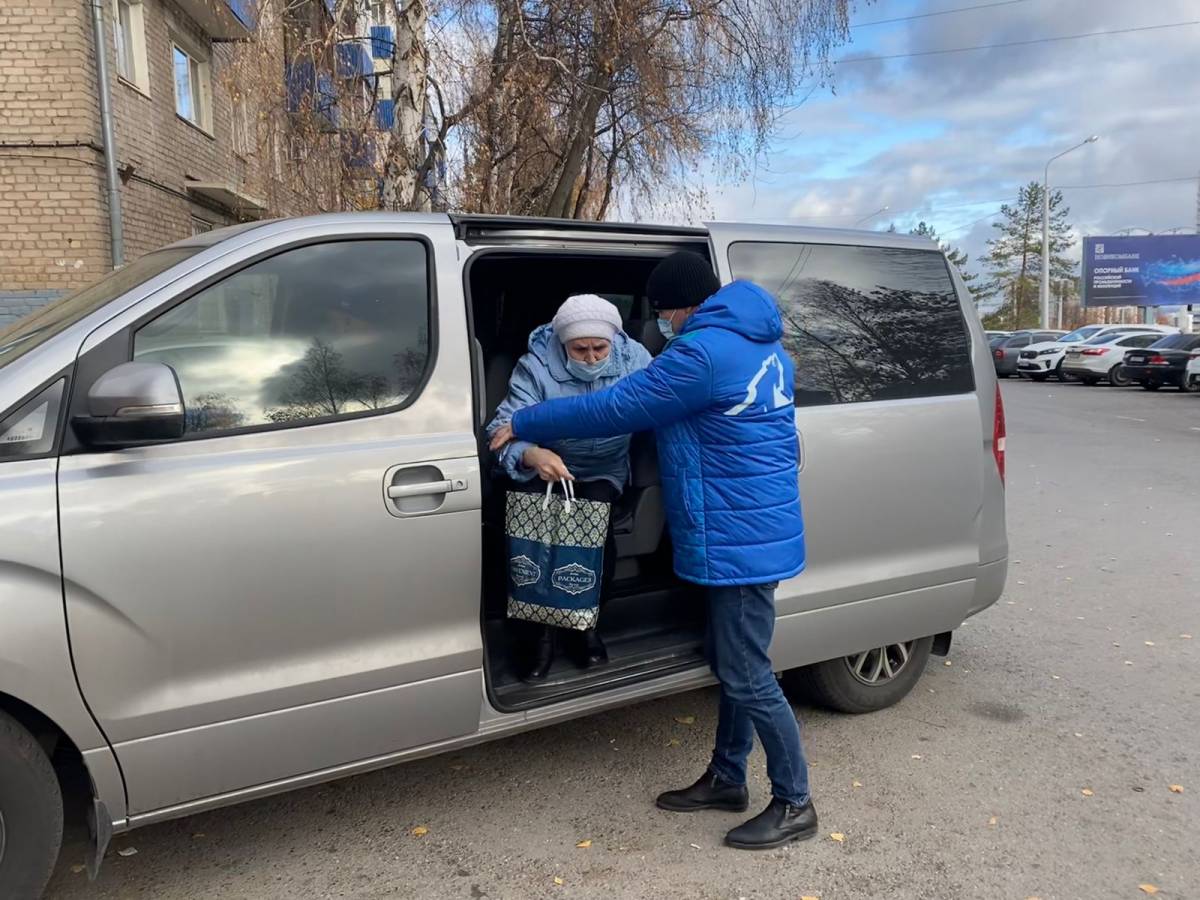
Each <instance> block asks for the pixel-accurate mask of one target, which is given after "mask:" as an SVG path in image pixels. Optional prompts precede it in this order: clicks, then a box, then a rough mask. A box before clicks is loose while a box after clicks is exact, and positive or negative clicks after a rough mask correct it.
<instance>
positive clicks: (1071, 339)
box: [1058, 325, 1104, 344]
mask: <svg viewBox="0 0 1200 900" xmlns="http://www.w3.org/2000/svg"><path fill="white" fill-rule="evenodd" d="M1103 327H1104V326H1103V325H1085V326H1084V327H1083V328H1076V329H1075V330H1074V331H1072V332H1071V333H1070V334H1064V335H1063V336H1062V337H1060V338H1059V339H1058V342H1059V343H1060V344H1077V343H1079V342H1080V341H1086V340H1087V339H1088V338H1090V337H1091V336H1092V335H1094V334H1095V333H1096V332H1097V331H1099V330H1100V329H1101V328H1103Z"/></svg>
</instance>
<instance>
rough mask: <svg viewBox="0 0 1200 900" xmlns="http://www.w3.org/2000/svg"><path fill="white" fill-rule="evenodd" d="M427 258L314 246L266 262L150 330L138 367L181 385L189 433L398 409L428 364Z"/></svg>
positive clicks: (139, 341) (138, 345)
mask: <svg viewBox="0 0 1200 900" xmlns="http://www.w3.org/2000/svg"><path fill="white" fill-rule="evenodd" d="M429 321H430V290H429V264H428V258H427V253H426V247H425V245H424V244H422V243H421V242H419V241H415V240H360V241H340V242H336V243H328V244H317V245H309V246H305V247H297V248H295V249H292V250H288V251H285V252H283V253H280V254H278V255H277V256H273V257H270V258H269V259H265V260H262V261H260V262H257V263H255V264H253V265H251V266H248V267H247V268H245V269H242V270H241V271H239V272H236V273H234V274H232V275H230V276H228V277H227V278H225V279H223V280H221V281H219V282H217V283H216V284H214V285H211V286H209V287H207V288H205V289H204V290H202V291H200V292H199V293H198V294H194V295H193V296H191V297H189V298H188V299H187V300H185V301H183V302H182V303H180V304H178V305H177V306H174V307H173V308H171V309H170V310H168V311H167V312H165V313H163V314H162V315H161V316H159V317H158V318H156V319H154V320H153V321H151V322H149V323H148V324H146V325H144V326H143V327H142V328H141V329H140V330H139V331H138V332H137V333H136V335H135V336H134V344H133V347H134V349H133V358H134V359H135V360H138V361H141V362H161V363H166V364H167V365H169V366H171V367H172V368H173V369H174V370H175V372H176V374H177V375H178V376H179V384H180V386H181V388H182V389H183V398H184V407H185V411H186V417H187V420H186V421H187V424H186V431H187V433H190V434H196V433H203V432H213V431H223V430H228V429H232V428H248V427H253V426H269V425H276V424H283V423H296V422H305V421H311V420H315V419H327V418H330V417H338V416H345V415H352V414H360V413H366V412H373V411H383V410H388V409H394V408H396V407H398V406H400V405H402V404H404V403H405V402H406V401H408V400H409V399H410V398H411V397H412V396H413V394H414V392H415V391H416V389H417V387H418V386H419V385H420V383H421V381H422V380H423V378H424V374H425V370H426V367H427V365H428V362H429V357H430V350H429Z"/></svg>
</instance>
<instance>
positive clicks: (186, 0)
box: [175, 0, 258, 41]
mask: <svg viewBox="0 0 1200 900" xmlns="http://www.w3.org/2000/svg"><path fill="white" fill-rule="evenodd" d="M175 3H176V5H177V6H179V8H180V9H182V10H183V11H184V12H185V13H187V15H188V16H189V17H190V18H191V19H192V20H193V21H194V22H195V23H196V24H197V25H199V26H200V28H201V29H203V31H204V33H205V34H207V35H208V36H209V37H211V38H212V39H213V40H214V41H244V40H247V39H249V38H251V37H253V36H254V30H255V28H256V27H257V25H258V23H257V14H256V13H257V10H256V7H257V5H258V4H257V0H175Z"/></svg>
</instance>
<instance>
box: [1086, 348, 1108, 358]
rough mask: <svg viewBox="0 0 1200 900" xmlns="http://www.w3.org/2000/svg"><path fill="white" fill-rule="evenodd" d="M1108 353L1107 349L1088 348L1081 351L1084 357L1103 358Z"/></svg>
mask: <svg viewBox="0 0 1200 900" xmlns="http://www.w3.org/2000/svg"><path fill="white" fill-rule="evenodd" d="M1107 352H1108V348H1107V347H1089V348H1088V349H1086V350H1084V351H1083V355H1084V356H1103V355H1104V354H1105V353H1107Z"/></svg>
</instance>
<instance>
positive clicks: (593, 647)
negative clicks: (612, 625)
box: [576, 628, 608, 669]
mask: <svg viewBox="0 0 1200 900" xmlns="http://www.w3.org/2000/svg"><path fill="white" fill-rule="evenodd" d="M576 646H577V650H576V662H578V663H579V668H581V669H590V668H592V667H593V666H602V665H604V663H606V662H608V648H607V647H605V646H604V641H602V640H600V632H598V631H597V630H596V629H595V628H589V629H588V630H587V631H582V632H580V633H579V637H578V644H577V645H576Z"/></svg>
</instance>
